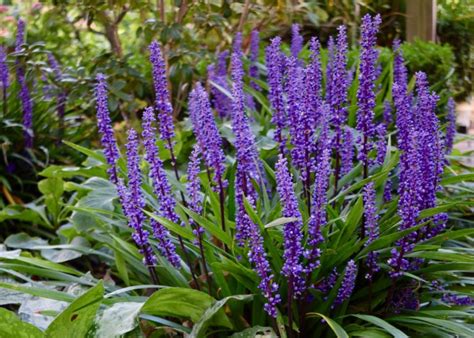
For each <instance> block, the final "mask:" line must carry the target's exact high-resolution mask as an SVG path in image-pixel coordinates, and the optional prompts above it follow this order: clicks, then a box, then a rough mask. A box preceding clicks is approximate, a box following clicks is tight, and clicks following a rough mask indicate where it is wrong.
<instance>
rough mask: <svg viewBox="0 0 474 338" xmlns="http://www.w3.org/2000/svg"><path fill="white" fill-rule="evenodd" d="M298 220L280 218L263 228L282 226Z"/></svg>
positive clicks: (294, 218)
mask: <svg viewBox="0 0 474 338" xmlns="http://www.w3.org/2000/svg"><path fill="white" fill-rule="evenodd" d="M297 220H298V219H297V218H296V217H280V218H277V219H276V220H273V221H271V222H270V223H268V224H265V228H272V227H276V226H280V225H284V224H287V223H290V222H295V221H297Z"/></svg>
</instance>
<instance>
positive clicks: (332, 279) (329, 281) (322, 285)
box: [315, 268, 339, 300]
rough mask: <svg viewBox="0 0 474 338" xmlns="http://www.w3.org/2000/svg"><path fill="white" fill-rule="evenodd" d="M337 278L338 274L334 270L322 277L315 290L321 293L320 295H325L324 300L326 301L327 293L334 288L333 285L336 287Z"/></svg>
mask: <svg viewBox="0 0 474 338" xmlns="http://www.w3.org/2000/svg"><path fill="white" fill-rule="evenodd" d="M338 276H339V274H338V273H337V270H336V268H334V269H333V270H332V271H331V272H330V273H329V275H327V276H326V277H324V278H323V279H322V280H321V282H319V283H318V284H317V286H316V287H315V289H316V290H318V291H321V292H322V294H323V295H325V297H324V300H327V295H328V293H329V292H330V291H331V290H332V289H333V288H334V285H336V282H337V277H338Z"/></svg>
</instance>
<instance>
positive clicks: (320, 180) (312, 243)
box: [305, 105, 331, 274]
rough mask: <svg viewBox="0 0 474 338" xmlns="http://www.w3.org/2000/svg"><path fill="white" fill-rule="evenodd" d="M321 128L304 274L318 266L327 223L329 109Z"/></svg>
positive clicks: (329, 163)
mask: <svg viewBox="0 0 474 338" xmlns="http://www.w3.org/2000/svg"><path fill="white" fill-rule="evenodd" d="M322 109H324V110H323V112H322V126H321V132H320V137H319V139H318V149H319V156H318V160H317V162H316V163H317V164H316V170H315V183H314V191H313V200H312V201H313V205H312V208H311V217H310V219H309V222H308V247H309V249H308V250H307V251H306V252H305V257H306V258H307V259H308V265H307V268H306V272H307V273H308V274H311V272H312V271H313V270H314V269H316V268H317V267H318V266H319V256H320V249H319V248H318V246H319V244H321V243H322V242H323V241H324V238H323V235H322V234H321V229H322V228H323V227H324V226H325V225H326V223H327V215H326V206H327V190H328V186H329V176H330V174H331V142H330V140H329V135H328V133H329V107H328V106H327V105H324V106H323V107H322Z"/></svg>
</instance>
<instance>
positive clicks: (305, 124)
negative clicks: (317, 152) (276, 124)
mask: <svg viewBox="0 0 474 338" xmlns="http://www.w3.org/2000/svg"><path fill="white" fill-rule="evenodd" d="M287 67H288V80H287V83H286V93H287V104H288V122H289V129H290V137H291V143H292V144H293V149H292V151H291V156H292V162H293V165H294V166H295V167H296V168H298V170H300V171H301V174H302V176H303V177H302V179H303V181H305V180H306V175H307V172H306V170H305V168H307V167H308V166H309V165H310V164H309V163H308V157H307V156H306V153H307V151H308V150H310V149H311V144H312V142H310V139H311V135H309V133H310V131H309V130H308V129H309V128H310V126H311V125H312V123H310V122H309V121H308V119H307V117H309V114H306V113H307V112H306V111H305V107H304V101H303V99H304V97H303V96H302V95H301V93H302V92H303V90H304V87H303V80H304V78H303V75H304V74H303V68H301V67H300V66H298V60H297V59H296V58H295V57H293V56H290V57H289V58H288V61H287ZM308 147H309V148H308Z"/></svg>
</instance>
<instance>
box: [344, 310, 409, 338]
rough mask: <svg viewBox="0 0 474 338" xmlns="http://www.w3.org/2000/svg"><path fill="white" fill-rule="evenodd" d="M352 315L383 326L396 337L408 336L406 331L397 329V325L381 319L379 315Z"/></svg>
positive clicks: (405, 337) (406, 337)
mask: <svg viewBox="0 0 474 338" xmlns="http://www.w3.org/2000/svg"><path fill="white" fill-rule="evenodd" d="M351 316H353V317H356V318H359V319H362V320H364V321H366V322H369V323H372V324H374V325H376V326H378V327H381V328H382V329H384V330H385V331H387V332H388V333H390V334H391V335H392V336H393V337H395V338H408V336H407V335H406V334H405V333H403V332H402V331H400V330H399V329H397V328H396V327H395V326H393V325H391V324H389V323H387V322H386V321H385V320H383V319H380V318H378V317H374V316H369V315H351Z"/></svg>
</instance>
